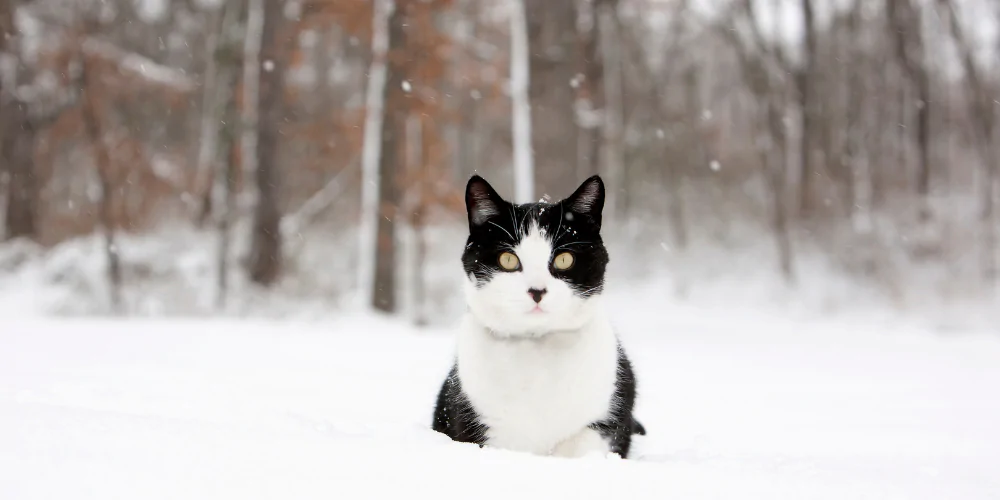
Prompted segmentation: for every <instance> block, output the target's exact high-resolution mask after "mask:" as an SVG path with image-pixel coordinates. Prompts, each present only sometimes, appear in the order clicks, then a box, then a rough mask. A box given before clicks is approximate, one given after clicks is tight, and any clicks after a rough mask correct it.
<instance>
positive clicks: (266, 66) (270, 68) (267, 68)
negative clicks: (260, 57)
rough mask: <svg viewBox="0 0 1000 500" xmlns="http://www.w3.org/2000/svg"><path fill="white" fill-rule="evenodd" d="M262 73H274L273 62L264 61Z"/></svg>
mask: <svg viewBox="0 0 1000 500" xmlns="http://www.w3.org/2000/svg"><path fill="white" fill-rule="evenodd" d="M264 71H267V72H268V73H270V72H272V71H274V61H272V60H270V59H268V60H266V61H264Z"/></svg>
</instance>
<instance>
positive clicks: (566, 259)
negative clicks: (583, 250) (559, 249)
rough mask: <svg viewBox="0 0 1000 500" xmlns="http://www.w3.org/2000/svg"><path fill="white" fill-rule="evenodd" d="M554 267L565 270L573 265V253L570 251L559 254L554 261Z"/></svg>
mask: <svg viewBox="0 0 1000 500" xmlns="http://www.w3.org/2000/svg"><path fill="white" fill-rule="evenodd" d="M552 267H554V268H556V269H558V270H560V271H565V270H567V269H569V268H571V267H573V254H571V253H569V252H563V253H561V254H559V255H556V258H555V260H553V261H552Z"/></svg>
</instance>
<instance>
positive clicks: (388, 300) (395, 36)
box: [372, 0, 417, 313]
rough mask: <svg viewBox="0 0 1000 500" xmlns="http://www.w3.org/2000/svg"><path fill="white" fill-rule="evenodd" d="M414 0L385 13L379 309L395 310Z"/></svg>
mask: <svg viewBox="0 0 1000 500" xmlns="http://www.w3.org/2000/svg"><path fill="white" fill-rule="evenodd" d="M416 1H417V0H399V1H397V2H396V8H395V9H394V10H393V11H392V13H391V14H390V15H389V29H388V43H387V54H388V55H387V61H386V65H385V67H386V80H385V81H386V84H385V88H384V92H385V99H384V102H385V105H386V108H385V115H384V118H383V120H382V127H381V134H380V137H381V146H380V149H381V151H380V154H379V162H378V204H377V206H378V216H379V217H378V224H377V226H376V235H377V236H376V241H377V245H376V248H375V275H374V279H373V290H372V306H373V307H374V308H375V309H377V310H379V311H383V312H390V313H391V312H395V311H396V302H397V296H396V217H397V215H398V209H399V205H400V196H401V195H400V189H399V185H398V182H397V180H398V179H397V176H398V175H399V173H400V168H399V167H400V164H401V158H402V156H401V148H402V145H403V142H402V139H403V136H404V132H403V129H404V127H405V126H406V113H405V102H404V99H406V89H408V88H411V87H410V85H411V84H410V83H409V82H408V81H407V79H406V69H407V68H406V64H405V60H404V57H405V56H404V55H403V54H405V50H406V44H407V37H408V33H407V32H408V30H407V26H408V24H407V23H408V20H409V11H410V9H412V8H414V7H415V6H414V4H415V3H416Z"/></svg>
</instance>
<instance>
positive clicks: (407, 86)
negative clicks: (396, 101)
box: [403, 80, 413, 93]
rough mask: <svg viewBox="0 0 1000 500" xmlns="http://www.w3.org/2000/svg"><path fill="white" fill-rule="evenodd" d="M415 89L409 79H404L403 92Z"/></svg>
mask: <svg viewBox="0 0 1000 500" xmlns="http://www.w3.org/2000/svg"><path fill="white" fill-rule="evenodd" d="M412 90H413V85H410V81H409V80H403V92H407V93H409V92H411V91H412Z"/></svg>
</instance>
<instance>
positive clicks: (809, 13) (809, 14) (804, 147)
mask: <svg viewBox="0 0 1000 500" xmlns="http://www.w3.org/2000/svg"><path fill="white" fill-rule="evenodd" d="M802 25H803V27H804V28H805V29H804V31H805V40H804V41H805V44H804V45H805V62H804V64H803V65H802V68H800V69H799V72H798V75H797V80H798V82H797V83H798V91H799V111H800V112H801V116H802V118H801V119H802V129H801V134H800V136H799V154H800V155H801V159H800V160H799V161H800V164H799V166H800V170H799V172H800V174H799V211H800V212H805V211H807V209H808V206H809V185H810V183H811V182H812V175H813V167H812V155H813V138H814V135H815V132H814V130H813V124H814V122H815V121H816V117H815V115H816V111H817V110H816V105H815V100H816V98H815V94H816V91H815V89H814V87H815V85H816V57H817V47H816V43H817V42H816V15H815V13H814V10H813V0H802Z"/></svg>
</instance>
